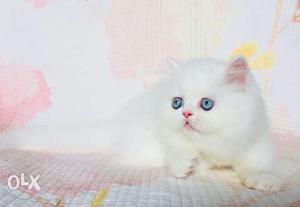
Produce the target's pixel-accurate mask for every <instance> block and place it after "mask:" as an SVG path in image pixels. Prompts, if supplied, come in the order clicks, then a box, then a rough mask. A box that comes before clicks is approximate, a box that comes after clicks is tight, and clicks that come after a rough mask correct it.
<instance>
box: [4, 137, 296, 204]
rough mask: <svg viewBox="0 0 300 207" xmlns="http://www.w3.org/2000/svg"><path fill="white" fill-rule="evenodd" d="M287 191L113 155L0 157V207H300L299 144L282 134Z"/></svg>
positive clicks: (280, 145)
mask: <svg viewBox="0 0 300 207" xmlns="http://www.w3.org/2000/svg"><path fill="white" fill-rule="evenodd" d="M274 136H275V137H276V139H275V144H276V148H277V150H278V152H279V155H280V157H281V158H282V160H283V167H282V169H281V171H282V172H283V174H284V175H285V178H286V179H285V184H284V187H283V190H282V191H281V192H277V193H265V192H260V191H256V190H251V189H248V188H246V187H244V186H242V185H241V184H240V183H239V181H238V179H237V177H236V176H235V174H234V173H233V172H231V171H229V170H212V171H210V172H207V173H206V174H201V175H192V176H190V177H188V178H187V179H176V178H174V177H172V176H171V175H170V174H169V173H168V170H167V169H165V168H153V169H145V168H130V167H126V166H122V165H120V164H117V162H114V156H113V155H109V154H50V153H42V152H40V153H39V152H30V151H13V150H6V151H2V152H1V153H0V169H1V171H0V183H1V185H0V206H1V207H2V206H3V207H14V206H24V207H25V206H28V207H32V206H36V207H66V206H70V207H73V206H74V207H78V206H85V207H88V206H89V207H99V206H107V207H108V206H130V207H131V206H141V207H142V206H208V207H209V206H223V207H225V206H226V207H229V206H230V207H233V206H270V207H275V206H278V207H284V206H288V207H296V206H300V162H299V161H300V153H299V151H300V139H299V137H295V135H293V134H292V133H290V132H285V133H277V134H275V135H274Z"/></svg>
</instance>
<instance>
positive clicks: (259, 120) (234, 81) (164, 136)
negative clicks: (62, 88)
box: [10, 57, 281, 191]
mask: <svg viewBox="0 0 300 207" xmlns="http://www.w3.org/2000/svg"><path fill="white" fill-rule="evenodd" d="M170 66H171V67H172V69H173V71H172V73H171V74H169V75H168V76H167V77H165V78H164V79H163V80H162V81H161V82H160V83H158V84H157V85H155V86H154V87H152V88H150V89H148V90H147V91H146V92H145V93H144V94H143V95H142V96H140V97H137V98H136V99H134V100H133V101H131V102H130V103H129V104H128V107H127V108H126V109H124V110H123V111H122V113H121V114H119V115H118V117H116V120H114V121H112V122H111V124H109V127H107V129H108V130H105V131H106V132H105V133H104V132H103V130H102V129H100V128H98V127H91V128H86V127H83V128H82V127H80V128H78V129H76V130H75V129H70V130H69V132H70V134H69V135H67V134H66V132H65V131H64V133H59V132H57V133H55V134H53V130H49V131H48V132H46V133H44V135H41V134H37V133H35V132H34V133H32V132H29V134H27V136H25V135H24V134H23V135H22V133H20V134H21V135H22V136H20V137H22V138H21V139H20V138H18V139H15V140H16V143H17V147H18V148H23V149H34V150H51V151H57V150H63V149H65V150H72V151H74V150H77V151H78V150H79V151H101V150H103V148H104V149H106V150H107V149H109V150H114V151H116V152H118V154H119V155H120V158H121V160H122V162H124V163H126V164H130V165H138V166H163V165H168V166H169V169H170V171H171V173H172V174H173V175H174V176H176V177H186V176H188V175H189V174H190V173H192V172H193V171H194V168H195V167H197V168H203V166H205V167H208V168H211V167H223V166H229V167H232V168H233V169H234V170H235V171H236V172H237V174H238V176H239V178H240V180H241V182H242V183H243V184H244V185H246V186H248V187H250V188H254V189H258V190H263V191H277V190H280V185H281V184H280V179H279V178H278V177H277V173H276V167H275V165H276V160H275V158H274V154H273V147H272V140H271V137H270V130H269V125H268V120H267V117H266V112H265V107H264V103H263V100H262V97H261V93H260V90H259V88H258V86H257V83H256V82H255V80H254V78H253V76H252V74H251V73H250V70H249V68H248V65H247V63H246V60H245V59H244V58H242V57H237V58H234V59H232V60H231V61H229V62H228V63H226V62H224V61H220V60H215V59H195V60H190V61H187V62H185V63H180V64H179V63H177V62H176V61H174V60H172V61H170ZM32 131H34V130H32ZM12 140H13V139H12V138H11V139H10V141H12ZM52 143H54V144H52ZM108 143H109V144H108ZM196 165H199V166H196Z"/></svg>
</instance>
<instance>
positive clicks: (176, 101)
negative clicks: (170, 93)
mask: <svg viewBox="0 0 300 207" xmlns="http://www.w3.org/2000/svg"><path fill="white" fill-rule="evenodd" d="M182 105H183V99H182V98H180V97H174V98H173V99H172V107H173V109H179V108H180V107H182Z"/></svg>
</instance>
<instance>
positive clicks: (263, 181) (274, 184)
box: [242, 173, 281, 192]
mask: <svg viewBox="0 0 300 207" xmlns="http://www.w3.org/2000/svg"><path fill="white" fill-rule="evenodd" d="M242 183H243V184H244V185H245V186H247V187H248V188H251V189H255V190H260V191H266V192H277V191H280V190H281V180H280V178H279V177H278V176H276V175H273V174H271V173H260V174H250V175H248V176H245V177H244V178H242Z"/></svg>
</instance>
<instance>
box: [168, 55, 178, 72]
mask: <svg viewBox="0 0 300 207" xmlns="http://www.w3.org/2000/svg"><path fill="white" fill-rule="evenodd" d="M167 64H168V66H169V68H171V69H173V70H174V69H178V68H179V66H180V63H179V62H178V61H177V60H175V59H174V58H168V59H167Z"/></svg>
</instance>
